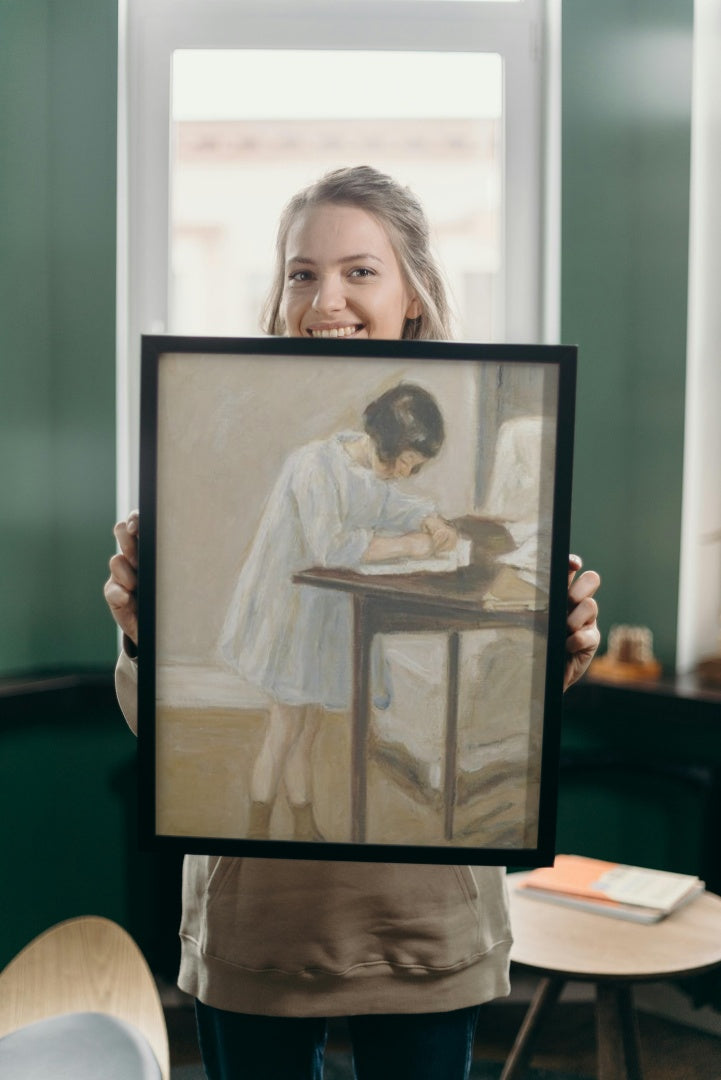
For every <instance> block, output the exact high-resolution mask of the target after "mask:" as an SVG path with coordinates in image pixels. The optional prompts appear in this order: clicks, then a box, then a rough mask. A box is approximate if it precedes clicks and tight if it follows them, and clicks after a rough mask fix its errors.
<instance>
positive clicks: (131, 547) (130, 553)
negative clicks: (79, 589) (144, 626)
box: [103, 510, 140, 645]
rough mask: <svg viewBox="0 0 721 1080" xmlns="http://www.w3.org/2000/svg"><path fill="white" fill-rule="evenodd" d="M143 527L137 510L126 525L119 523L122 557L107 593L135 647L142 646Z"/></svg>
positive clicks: (114, 566) (114, 613)
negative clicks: (140, 556) (140, 536)
mask: <svg viewBox="0 0 721 1080" xmlns="http://www.w3.org/2000/svg"><path fill="white" fill-rule="evenodd" d="M139 523H140V517H139V514H138V511H137V510H133V511H132V512H131V513H130V514H128V517H127V520H126V521H119V522H118V523H117V525H116V526H115V528H114V529H113V533H114V534H115V539H116V540H117V541H118V546H119V548H120V553H119V554H117V555H113V557H112V559H111V560H110V577H109V578H108V580H107V581H106V582H105V588H104V589H103V593H104V595H105V599H106V601H107V604H108V607H109V608H110V613H111V615H112V616H113V618H114V619H115V621H116V623H117V624H118V626H119V627H120V629H121V630H122V631H123V633H124V634H126V635H127V637H129V638H130V640H131V641H132V642H133V644H134V645H137V644H138V600H137V588H138V531H139V527H140V524H139Z"/></svg>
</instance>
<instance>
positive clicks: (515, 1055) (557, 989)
mask: <svg viewBox="0 0 721 1080" xmlns="http://www.w3.org/2000/svg"><path fill="white" fill-rule="evenodd" d="M565 981H566V980H565V979H561V978H558V977H553V978H545V979H541V981H540V982H539V984H538V988H537V989H536V992H535V994H534V995H533V999H532V1001H531V1004H530V1005H529V1006H528V1012H527V1013H526V1015H525V1017H524V1018H523V1023H522V1024H521V1029H520V1031H519V1032H518V1035H516V1041H515V1042H514V1044H513V1047H512V1048H511V1052H510V1054H509V1055H508V1058H507V1060H506V1064H505V1065H504V1066H503V1072H502V1073H501V1076H500V1080H520V1078H521V1077H522V1076H523V1074H524V1072H525V1071H526V1069H527V1067H528V1063H529V1062H530V1060H531V1055H532V1053H533V1047H534V1044H535V1041H536V1037H537V1035H538V1031H539V1029H540V1026H541V1023H542V1022H543V1020H544V1018H545V1017H546V1016H547V1015H548V1013H549V1012H550V1011H551V1009H552V1008H553V1006H554V1005H555V1004H556V1002H557V1001H558V998H559V996H560V993H561V990H562V989H563V986H564V983H565Z"/></svg>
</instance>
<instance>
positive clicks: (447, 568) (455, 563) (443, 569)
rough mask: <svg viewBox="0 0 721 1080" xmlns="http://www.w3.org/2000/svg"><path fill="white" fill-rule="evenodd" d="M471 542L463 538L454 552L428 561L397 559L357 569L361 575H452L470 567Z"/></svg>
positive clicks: (444, 552)
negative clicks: (462, 568) (465, 567)
mask: <svg viewBox="0 0 721 1080" xmlns="http://www.w3.org/2000/svg"><path fill="white" fill-rule="evenodd" d="M470 561H471V541H470V540H466V539H465V538H464V537H461V538H460V539H459V540H458V542H457V544H456V546H455V547H454V548H453V550H452V551H443V552H441V553H440V554H438V555H431V556H429V557H428V558H427V559H395V560H393V561H392V562H385V563H363V564H362V565H361V566H358V567H357V568H356V569H357V570H358V572H359V573H360V574H368V575H372V576H373V577H375V576H376V575H378V574H451V573H453V572H454V571H455V570H458V569H459V568H460V567H462V566H468V565H470Z"/></svg>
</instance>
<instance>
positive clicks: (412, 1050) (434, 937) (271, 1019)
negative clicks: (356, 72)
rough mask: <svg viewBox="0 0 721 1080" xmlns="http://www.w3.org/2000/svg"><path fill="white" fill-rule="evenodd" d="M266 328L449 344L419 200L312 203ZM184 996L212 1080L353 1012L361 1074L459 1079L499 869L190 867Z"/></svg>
mask: <svg viewBox="0 0 721 1080" xmlns="http://www.w3.org/2000/svg"><path fill="white" fill-rule="evenodd" d="M265 329H266V330H267V331H268V332H269V333H271V334H287V335H289V336H304V337H305V336H311V337H335V338H343V339H345V338H354V337H358V338H386V339H388V338H390V339H393V338H414V339H419V338H447V337H449V336H450V329H449V314H448V305H447V302H446V297H445V290H444V288H443V283H442V279H441V276H440V273H439V271H438V269H437V267H436V265H435V263H434V261H433V258H432V256H431V254H430V250H429V242H428V228H427V223H426V220H425V216H424V213H423V210H422V208H421V206H420V204H419V203H418V201H417V200H416V199H415V197H414V196H413V195H412V194H411V193H410V192H409V191H408V190H407V189H405V188H403V187H401V186H400V185H398V184H397V183H395V182H394V181H393V180H392V179H391V178H389V177H387V176H384V175H382V174H380V173H378V172H377V171H376V170H374V169H371V168H368V167H365V166H364V167H359V168H353V169H341V170H338V171H336V172H334V173H331V174H329V175H328V176H327V177H324V178H322V179H321V180H320V181H318V183H316V184H314V185H312V186H311V187H310V188H308V189H306V190H305V191H303V192H300V193H299V194H298V195H297V196H296V197H295V198H294V199H293V200H291V202H290V203H289V205H288V207H287V208H286V210H285V212H284V214H283V217H282V219H281V222H280V228H279V234H278V245H277V262H276V273H275V280H274V284H273V288H272V291H271V295H270V299H269V303H268V307H267V314H266V324H265ZM137 532H138V519H137V514H135V513H134V514H131V515H130V517H129V518H128V520H127V521H125V522H121V523H119V524H118V525H116V527H115V535H116V538H117V540H118V543H119V545H120V549H121V551H120V554H119V555H116V556H114V557H113V558H112V559H111V562H110V567H111V575H110V579H109V581H108V582H107V584H106V588H105V595H106V598H107V601H108V603H109V605H110V608H111V611H112V612H113V615H114V617H115V619H116V621H117V622H118V624H119V625H120V627H121V628H122V629H123V631H124V633H125V635H126V637H125V641H126V648H125V649H124V651H123V654H122V655H121V657H120V660H119V662H118V672H117V687H118V696H119V699H120V701H121V705H122V707H123V710H124V712H125V715H126V717H127V718H128V721H129V722H130V723H131V724H133V722H134V716H135V694H136V673H135V670H134V664H133V661H132V659H131V657H132V653H133V652H134V646H133V643H135V642H137V611H136V603H135V587H136V567H137ZM580 568H581V562H580V560H579V559H577V558H576V557H574V556H572V557H571V559H570V563H569V614H568V621H567V626H568V633H567V644H566V649H567V663H566V672H565V686H566V687H567V686H569V685H571V683H573V682H575V681H576V679H578V678H579V677H580V676H581V675H582V674H583V672H584V671H585V669H586V668H587V666H588V664H589V663H590V661H591V658H592V657H593V654H594V653H595V651H596V649H597V647H598V641H599V634H598V629H597V627H596V614H597V608H596V603H595V600H594V599H593V594H594V593H595V591H596V589H597V588H598V585H599V578H598V575H597V574H595V573H593V572H586V573H585V574H582V575H580V576H579V577H576V574H577V572H578V570H580ZM181 940H182V960H181V969H180V976H179V985H180V986H181V987H182V988H183V989H184V990H186V991H187V992H189V993H191V994H192V995H193V996H194V997H195V998H196V1001H197V1017H198V1030H199V1037H200V1044H201V1051H202V1054H203V1060H204V1064H205V1068H206V1071H207V1074H208V1077H209V1078H210V1080H226V1078H230V1077H236V1076H237V1077H248V1078H251V1080H265V1078H268V1080H270V1078H272V1080H278V1078H281V1077H282V1078H283V1080H291V1078H296V1077H297V1078H301V1077H303V1078H306V1077H307V1078H318V1077H320V1076H321V1070H322V1057H323V1047H324V1043H325V1037H326V1018H327V1017H329V1016H347V1017H348V1021H349V1025H350V1031H351V1036H352V1040H353V1053H354V1062H355V1068H356V1071H357V1076H358V1077H359V1080H370V1078H372V1080H384V1078H385V1077H388V1078H389V1080H390V1078H392V1080H405V1078H407V1080H441V1078H443V1080H451V1078H452V1080H461V1078H463V1077H466V1076H467V1075H468V1071H469V1069H470V1061H471V1050H472V1043H473V1032H474V1028H475V1023H476V1019H477V1015H478V1008H479V1006H480V1004H482V1003H483V1002H485V1001H489V1000H491V999H493V998H495V997H499V996H502V995H504V994H507V993H508V990H509V981H508V966H509V951H510V945H511V934H510V927H509V923H508V908H507V900H506V894H505V880H504V871H503V870H502V868H499V867H475V868H473V870H471V868H469V867H450V866H409V865H406V866H397V865H392V864H372V865H371V864H364V863H334V862H320V861H318V862H303V861H280V860H271V859H268V860H261V859H232V858H217V857H204V856H187V857H186V860H185V867H184V880H183V920H182V924H181Z"/></svg>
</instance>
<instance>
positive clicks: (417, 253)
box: [262, 165, 452, 341]
mask: <svg viewBox="0 0 721 1080" xmlns="http://www.w3.org/2000/svg"><path fill="white" fill-rule="evenodd" d="M323 203H336V204H338V205H341V206H357V207H359V208H360V209H361V210H365V211H366V212H367V213H369V214H372V215H373V216H374V217H375V218H376V219H377V220H378V221H380V223H381V224H382V225H383V226H384V228H385V229H386V232H387V233H388V238H389V240H390V241H391V244H392V245H393V249H394V251H395V254H396V257H397V259H398V262H399V264H400V268H401V272H402V274H403V276H404V278H405V280H406V283H407V284H408V286H409V287H410V289H411V290H412V292H414V293H415V295H416V297H417V298H418V300H419V302H420V305H421V314H420V315H419V316H418V317H417V318H415V319H406V321H405V324H404V326H403V332H402V334H401V337H402V338H406V339H410V340H416V341H418V340H437V341H447V340H448V339H449V338H450V337H451V336H452V331H451V311H450V306H449V304H448V298H447V295H446V287H445V284H444V282H443V277H442V274H441V271H440V269H439V267H438V265H437V264H436V261H435V259H434V257H433V255H432V253H431V250H430V237H429V229H428V221H427V219H426V215H425V212H424V210H423V207H422V206H421V204H420V202H419V200H418V199H417V198H416V196H415V195H414V194H413V192H412V191H411V190H410V188H407V187H403V186H402V185H401V184H399V183H398V182H397V181H396V180H394V179H393V178H392V177H390V176H386V175H385V174H384V173H382V172H379V171H378V170H377V169H374V168H372V167H371V166H370V165H356V166H353V167H350V168H344V169H336V170H334V171H333V172H330V173H327V174H326V175H325V176H322V177H321V178H320V180H317V181H316V182H315V183H314V184H311V185H310V186H309V187H307V188H304V190H303V191H299V192H298V194H297V195H294V196H293V198H292V199H291V200H290V202H289V203H288V205H287V206H286V207H285V209H284V210H283V213H282V214H281V218H280V222H279V224H278V236H277V239H276V247H275V275H274V280H273V284H272V286H271V290H270V293H269V296H268V299H267V301H266V304H265V308H264V311H263V322H262V327H263V330H264V331H265V332H266V333H267V334H275V335H283V334H285V332H286V327H285V323H284V320H283V316H282V315H281V306H282V301H283V290H284V285H285V257H286V244H287V241H288V233H289V231H290V228H291V226H292V225H293V223H294V222H295V220H296V218H297V217H298V216H299V215H300V214H301V213H303V212H304V211H305V210H307V209H308V208H309V207H311V206H320V205H322V204H323Z"/></svg>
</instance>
